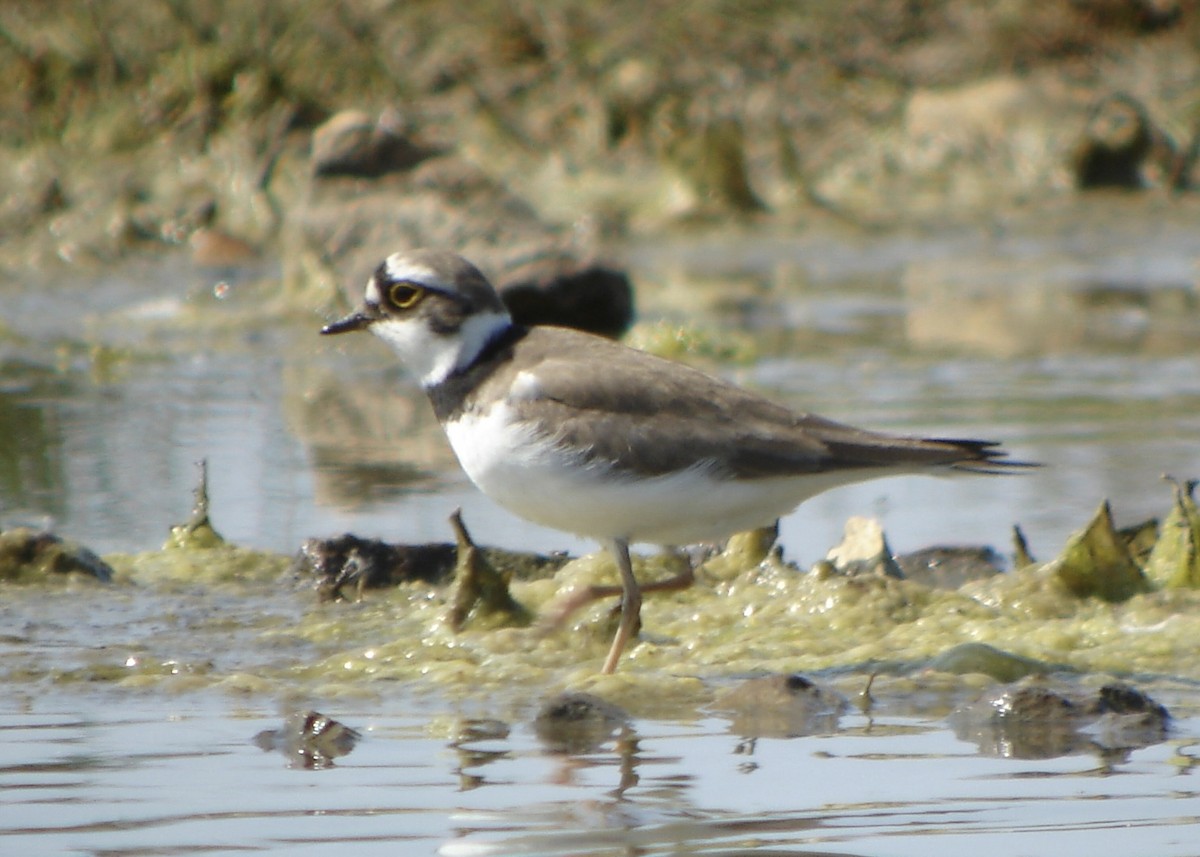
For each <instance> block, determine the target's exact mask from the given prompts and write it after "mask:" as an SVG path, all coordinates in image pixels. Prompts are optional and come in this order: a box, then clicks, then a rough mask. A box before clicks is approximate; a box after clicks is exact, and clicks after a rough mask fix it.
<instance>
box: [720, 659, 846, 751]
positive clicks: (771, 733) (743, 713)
mask: <svg viewBox="0 0 1200 857" xmlns="http://www.w3.org/2000/svg"><path fill="white" fill-rule="evenodd" d="M713 707H714V708H715V709H716V710H717V711H720V712H723V713H726V714H728V715H729V717H730V727H731V729H732V731H734V732H736V733H737V734H739V735H741V736H743V737H746V738H794V737H797V736H800V735H813V734H816V733H821V732H833V731H835V730H836V729H837V726H838V719H839V718H840V717H841V715H842V714H843V713H844V712H845V711H846V709H847V708H848V707H849V703H848V702H847V701H846V698H845V697H844V696H842V695H841V694H840V693H838V692H837V691H836V690H833V689H831V688H826V687H822V686H821V685H819V684H817V683H816V682H814V681H812V680H811V679H809V678H806V677H805V676H803V675H800V674H799V673H791V674H784V675H768V676H761V677H759V678H752V679H748V680H746V681H744V682H742V683H741V684H738V685H736V686H734V687H731V688H729V689H728V690H725V691H723V692H722V693H720V694H719V695H718V696H717V699H716V702H715V704H714V706H713Z"/></svg>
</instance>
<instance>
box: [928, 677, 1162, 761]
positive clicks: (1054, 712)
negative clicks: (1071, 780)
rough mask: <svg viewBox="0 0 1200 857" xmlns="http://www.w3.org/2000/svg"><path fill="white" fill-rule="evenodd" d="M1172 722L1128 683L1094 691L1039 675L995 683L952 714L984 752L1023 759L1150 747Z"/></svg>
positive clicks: (964, 734) (965, 736) (953, 723)
mask: <svg viewBox="0 0 1200 857" xmlns="http://www.w3.org/2000/svg"><path fill="white" fill-rule="evenodd" d="M1169 721H1170V715H1169V714H1168V712H1167V709H1166V708H1165V707H1163V706H1162V705H1159V704H1158V703H1157V702H1155V701H1154V700H1153V699H1151V698H1150V697H1149V696H1147V695H1145V694H1144V693H1142V692H1141V691H1139V690H1137V689H1136V688H1133V687H1130V686H1129V685H1126V684H1122V683H1117V682H1114V683H1110V684H1106V685H1104V686H1102V687H1101V688H1100V689H1099V690H1098V691H1091V690H1088V689H1086V688H1080V687H1077V686H1074V685H1061V686H1060V685H1054V684H1050V683H1048V682H1047V681H1046V680H1045V679H1040V678H1039V679H1033V680H1027V681H1022V682H1018V683H1016V684H1010V685H1004V686H1001V687H997V688H994V689H992V690H990V691H987V692H986V693H984V694H983V695H982V696H980V697H979V699H977V700H975V701H974V702H972V703H969V704H968V705H964V706H962V707H960V708H958V709H957V710H955V711H954V713H953V714H951V715H950V723H951V726H952V727H953V728H954V732H955V734H956V735H957V736H958V737H959V738H962V739H963V740H968V741H972V742H973V743H975V744H977V745H978V746H979V748H980V751H981V752H983V753H986V754H988V755H996V756H1005V757H1011V758H1020V759H1049V758H1053V757H1056V756H1064V755H1068V754H1071V753H1079V752H1098V753H1100V754H1101V755H1104V756H1108V755H1112V754H1113V753H1120V752H1121V751H1125V750H1129V749H1133V748H1137V747H1145V746H1149V745H1150V744H1155V743H1158V742H1160V741H1162V740H1164V739H1165V738H1166V734H1167V727H1168V724H1169Z"/></svg>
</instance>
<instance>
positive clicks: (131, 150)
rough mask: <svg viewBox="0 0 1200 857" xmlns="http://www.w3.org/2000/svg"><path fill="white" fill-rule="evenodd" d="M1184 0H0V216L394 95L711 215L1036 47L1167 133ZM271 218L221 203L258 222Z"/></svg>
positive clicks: (124, 227)
mask: <svg viewBox="0 0 1200 857" xmlns="http://www.w3.org/2000/svg"><path fill="white" fill-rule="evenodd" d="M1198 6H1200V4H1198V3H1197V0H1055V2H1041V1H1040V0H975V2H958V0H848V2H832V1H831V2H820V0H818V1H817V2H772V1H771V0H697V2H689V3H678V2H664V0H651V2H640V1H639V2H632V0H611V2H604V3H594V2H585V1H584V0H561V1H560V2H553V3H544V2H534V0H516V2H501V0H471V2H463V3H455V4H447V3H441V2H432V0H426V2H419V0H417V2H414V0H399V1H398V0H273V1H272V2H263V3H246V2H241V1H240V0H95V2H79V0H41V2H23V1H22V0H3V2H0V75H2V79H3V80H4V81H5V86H4V87H3V88H0V155H2V156H3V157H4V160H5V161H6V162H7V167H6V168H3V169H0V181H2V182H4V183H5V184H7V185H8V190H7V192H6V194H5V197H6V199H5V201H4V202H2V203H0V230H3V232H4V233H6V234H7V235H8V236H9V237H13V236H18V235H20V234H22V232H25V231H28V230H29V229H30V227H31V224H37V223H40V222H43V221H45V220H46V219H47V218H52V217H54V216H56V215H58V214H61V212H63V211H65V210H67V209H71V208H74V207H76V206H78V205H80V204H81V203H83V202H85V201H88V200H92V201H93V202H94V201H95V200H96V199H97V198H108V199H110V200H112V199H116V202H115V203H114V205H117V204H118V203H119V205H118V207H120V206H123V208H121V210H122V211H124V212H125V214H124V215H123V216H115V215H111V212H109V211H108V210H107V209H105V212H106V214H105V217H104V220H105V223H106V225H105V227H104V228H105V230H106V234H108V235H109V236H110V237H112V236H114V235H115V236H116V237H115V238H112V241H113V242H114V244H115V245H117V246H118V247H119V246H120V245H121V244H122V242H128V241H130V240H133V239H136V238H138V237H139V234H140V231H145V230H144V229H142V227H140V226H139V225H138V224H139V222H141V221H139V218H138V216H137V215H136V214H129V212H130V211H133V210H135V209H136V208H137V207H138V206H139V205H143V206H144V205H145V204H159V205H160V206H162V205H165V206H168V207H172V208H173V209H175V210H178V209H180V207H181V206H182V207H186V206H187V205H188V204H192V205H195V204H196V203H195V202H194V201H193V202H192V203H183V202H180V200H181V199H184V198H187V197H188V193H189V192H188V191H186V188H195V187H197V186H199V185H208V186H221V187H222V188H223V190H221V191H218V192H220V193H225V194H226V195H227V196H231V195H237V194H242V195H243V196H244V192H245V190H246V189H247V188H250V189H256V188H257V189H262V188H265V187H267V186H269V185H271V183H272V182H273V181H275V180H276V178H278V174H277V172H276V170H277V168H279V167H280V164H281V163H282V164H283V165H284V166H285V168H286V167H287V165H288V164H289V163H290V162H289V157H292V156H294V157H295V158H296V162H297V163H299V162H300V161H302V159H303V157H304V154H305V152H306V151H307V148H306V147H307V145H308V134H309V132H311V130H312V129H313V128H314V127H316V126H317V125H318V124H319V123H320V122H322V121H323V120H325V119H326V118H328V117H329V116H331V115H333V114H335V113H336V112H337V111H339V110H343V109H347V108H358V109H362V110H365V111H368V112H373V113H378V112H380V111H383V110H385V109H393V110H396V111H398V114H399V116H400V119H401V121H402V123H403V124H404V125H405V127H406V128H408V129H411V130H415V131H416V132H418V133H419V134H420V135H421V136H422V137H423V138H424V139H426V140H428V141H431V142H434V143H437V144H439V145H451V146H456V147H458V148H459V149H460V150H462V151H464V152H466V153H468V154H470V156H471V157H472V160H473V161H474V162H475V163H476V164H478V165H480V166H482V167H483V168H484V169H485V170H486V171H488V172H489V173H491V174H493V175H494V176H496V177H497V178H499V179H501V180H505V181H511V182H515V183H516V184H518V185H519V184H520V182H521V177H522V176H526V175H528V174H529V173H530V171H531V165H534V164H541V163H544V162H545V160H546V159H547V158H548V157H553V158H555V159H557V164H558V169H559V170H560V171H561V172H562V173H563V174H572V172H573V171H574V172H576V173H578V172H583V173H594V174H596V175H602V174H607V175H610V176H611V175H614V174H618V175H619V174H625V175H627V176H628V177H629V178H630V181H631V182H632V183H633V184H636V183H638V182H639V181H640V180H641V179H642V178H644V176H645V175H646V174H647V173H648V172H649V171H654V170H660V169H663V168H665V169H669V170H671V171H672V172H673V173H674V174H675V175H678V176H682V177H683V180H684V182H685V183H686V184H688V185H689V186H690V188H691V190H692V191H693V192H695V193H696V194H698V196H699V197H701V198H703V199H704V200H706V202H707V203H708V206H707V208H708V210H709V213H710V214H711V213H714V212H715V213H716V214H717V215H718V216H725V215H727V214H728V215H734V216H740V215H746V214H753V213H755V212H761V211H763V210H767V209H770V210H779V209H780V208H782V207H786V206H788V205H790V204H792V203H793V202H795V203H796V204H805V203H811V202H814V201H816V202H822V201H827V198H828V196H829V193H822V192H820V190H819V188H820V184H821V181H822V180H823V178H827V177H828V175H829V172H830V170H831V168H832V167H833V165H834V164H835V163H836V162H837V161H838V160H839V158H842V157H843V156H844V154H845V152H846V151H847V150H849V149H852V148H854V147H855V146H856V145H858V143H859V141H861V140H862V139H863V138H864V137H866V136H868V135H870V134H872V133H873V132H874V131H875V130H876V129H879V128H880V127H886V126H887V125H889V123H890V124H893V125H894V124H895V123H897V122H899V121H901V119H902V117H903V112H904V110H905V109H906V104H907V103H908V101H909V99H910V97H911V96H912V95H913V94H914V93H916V92H920V91H922V90H936V89H939V88H953V87H962V86H964V85H966V84H969V83H970V82H972V81H979V80H985V79H989V78H996V77H1013V78H1016V79H1023V78H1028V77H1029V76H1030V75H1034V74H1037V73H1038V72H1039V70H1044V69H1052V70H1053V74H1054V76H1055V80H1056V81H1057V85H1058V86H1059V90H1060V92H1062V91H1072V92H1074V93H1075V97H1077V98H1078V100H1079V102H1080V103H1081V104H1086V103H1087V102H1088V101H1089V100H1090V99H1094V98H1096V97H1100V96H1102V95H1104V94H1105V93H1107V92H1111V91H1125V90H1129V91H1133V92H1134V93H1135V94H1136V95H1137V96H1138V98H1139V100H1140V102H1141V103H1143V104H1146V105H1148V107H1149V108H1150V109H1151V110H1152V111H1153V112H1154V113H1155V115H1156V118H1157V119H1158V121H1160V122H1161V123H1163V124H1164V126H1165V127H1166V128H1167V129H1168V130H1172V131H1174V133H1175V134H1176V136H1177V137H1179V138H1181V139H1182V138H1184V137H1186V135H1187V133H1188V132H1189V129H1190V128H1191V125H1192V123H1193V122H1194V121H1195V119H1196V115H1197V101H1198V100H1200V99H1198V97H1197V89H1198V87H1200V77H1198V73H1197V58H1196V54H1197V51H1198V47H1197V46H1200V11H1198ZM900 168H901V169H903V165H901V167H900ZM856 169H858V168H856ZM164 172H169V173H171V174H172V175H173V176H175V177H176V178H178V179H179V181H174V182H168V181H165V180H164V178H163V175H164ZM285 172H286V169H285ZM859 172H861V169H859ZM96 174H100V175H102V176H103V177H104V179H103V180H98V179H96V178H95V176H96ZM294 181H296V182H299V181H300V180H299V179H295V180H294ZM181 186H182V187H184V188H185V190H181ZM276 193H277V195H278V194H282V195H283V196H284V197H286V196H287V192H286V181H284V182H283V184H282V185H281V186H280V187H278V188H276ZM835 195H836V194H835ZM167 198H169V200H168V201H166V202H164V199H167ZM606 204H607V205H609V206H610V207H615V208H621V207H622V206H623V205H624V203H620V202H616V203H614V202H613V201H612V200H611V199H609V200H608V201H607V203H606ZM224 210H225V211H226V212H230V211H234V210H235V207H234V206H230V205H226V206H225V209H224ZM277 213H278V212H277V211H276V214H277ZM610 213H612V212H610ZM94 214H95V210H93V215H94ZM615 214H616V215H617V217H618V219H619V217H620V216H621V215H622V214H623V212H621V211H617V212H615ZM114 217H115V219H114ZM256 218H257V220H256ZM158 219H159V221H165V220H167V219H169V218H167V217H166V216H165V215H162V216H160V217H159V218H158ZM143 220H144V218H143ZM270 220H271V218H269V217H267V216H266V215H262V214H257V215H254V214H248V213H243V215H242V216H241V218H240V221H239V219H238V217H237V216H233V218H232V222H233V223H234V224H235V225H240V228H241V229H242V231H245V232H249V234H250V236H251V237H255V238H260V239H261V238H263V237H264V236H265V235H268V234H269V233H270V231H271V229H273V228H274V227H275V226H277V223H273V222H267V221H270ZM131 224H132V225H131ZM70 228H71V227H70V224H69V223H63V224H61V225H60V229H59V231H60V232H62V231H70ZM156 229H158V227H156ZM158 231H159V232H160V233H161V229H158ZM160 237H161V236H160ZM60 255H61V253H60ZM10 262H11V260H10Z"/></svg>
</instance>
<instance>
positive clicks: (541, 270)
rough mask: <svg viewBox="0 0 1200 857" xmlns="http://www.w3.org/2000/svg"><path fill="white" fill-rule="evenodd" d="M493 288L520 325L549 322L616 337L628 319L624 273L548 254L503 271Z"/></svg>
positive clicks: (630, 304)
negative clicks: (495, 287)
mask: <svg viewBox="0 0 1200 857" xmlns="http://www.w3.org/2000/svg"><path fill="white" fill-rule="evenodd" d="M497 290H498V291H499V292H500V297H501V299H502V300H503V301H504V304H505V306H507V307H508V311H509V312H510V313H512V316H513V319H514V320H516V321H517V322H518V323H520V324H553V325H559V326H561V327H574V328H577V329H578V330H585V331H588V332H589V333H597V334H600V335H601V336H608V337H612V338H617V337H619V336H620V335H621V334H623V333H624V332H625V331H626V330H627V329H628V328H629V326H630V324H632V323H633V317H634V307H633V286H632V284H631V283H630V282H629V276H628V274H626V273H625V272H624V271H620V270H617V269H615V268H612V267H609V266H606V265H603V264H600V263H594V262H580V261H578V260H576V259H574V258H572V257H570V256H569V255H565V254H551V255H545V256H542V257H540V258H537V259H533V260H531V261H528V262H525V263H523V264H519V265H517V266H515V267H513V268H510V269H509V270H507V271H505V272H504V273H503V274H502V275H501V277H500V280H499V282H498V283H497Z"/></svg>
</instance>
